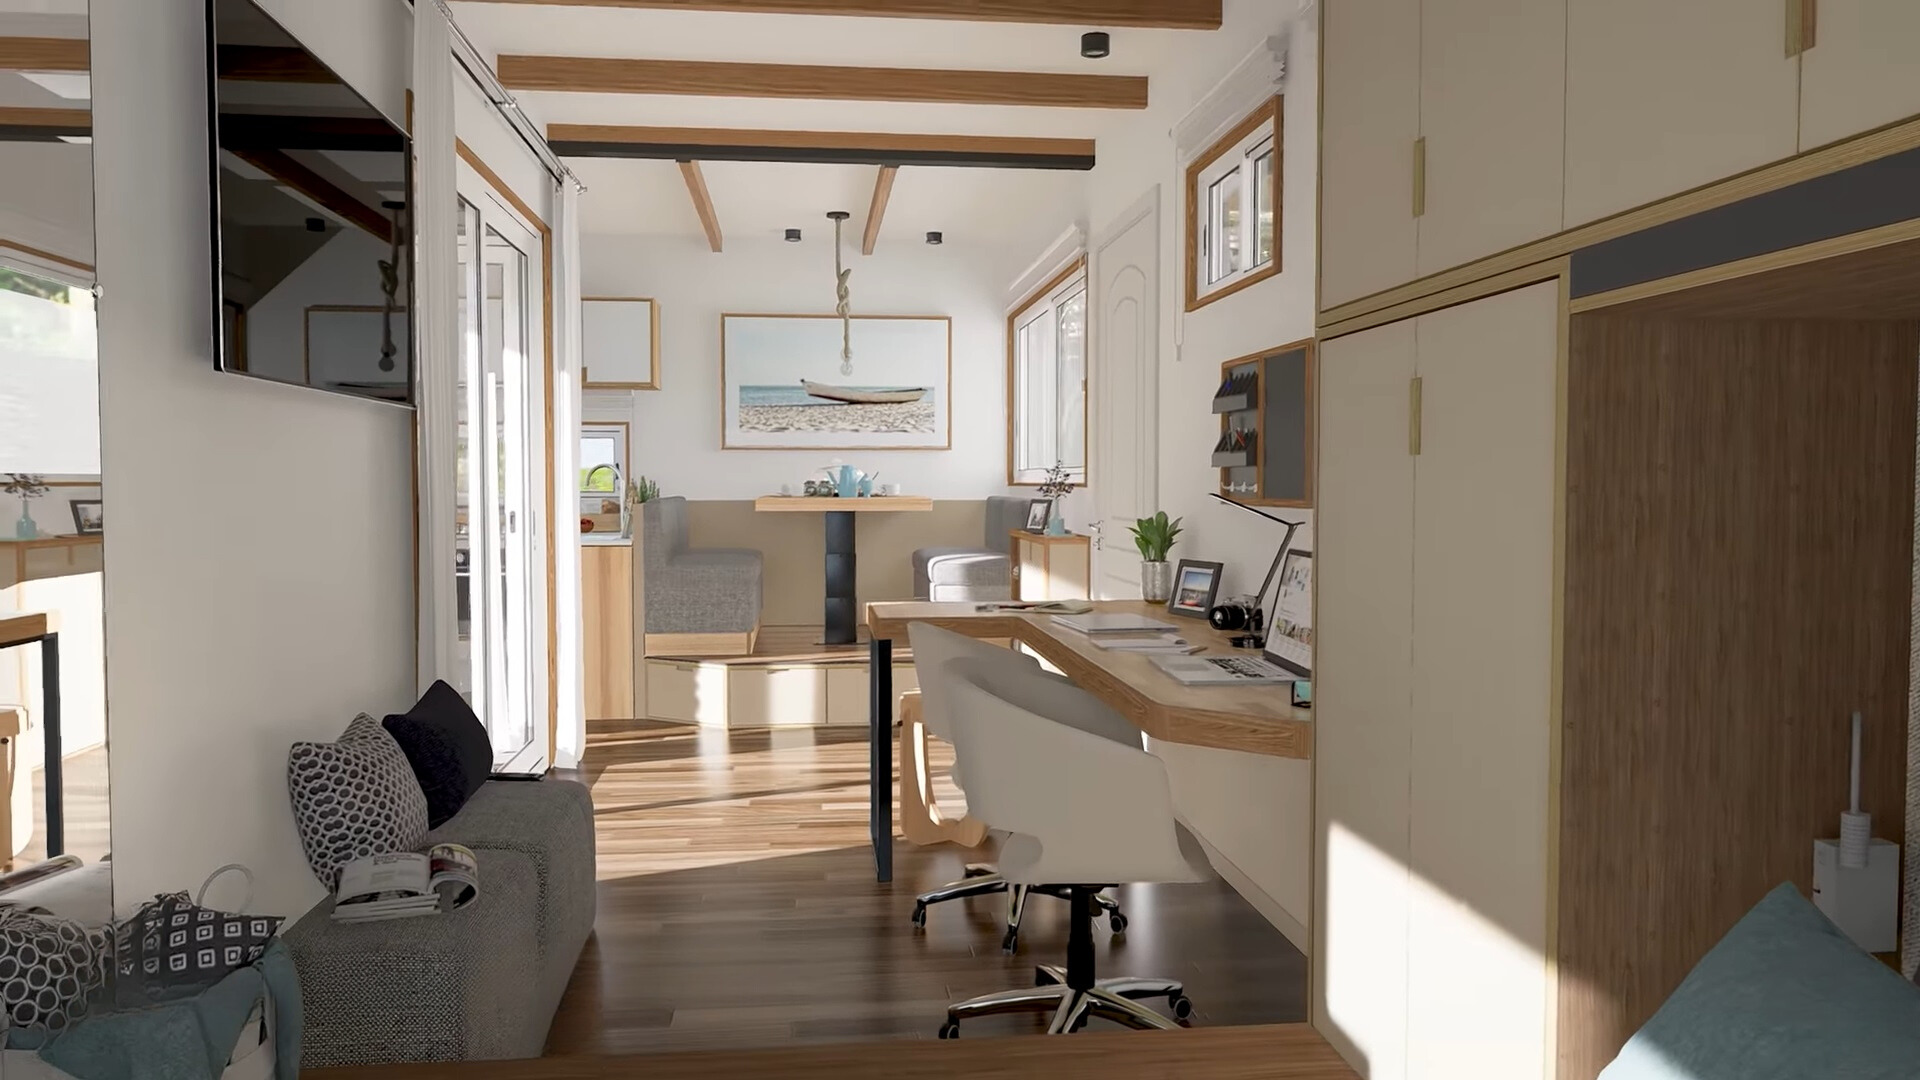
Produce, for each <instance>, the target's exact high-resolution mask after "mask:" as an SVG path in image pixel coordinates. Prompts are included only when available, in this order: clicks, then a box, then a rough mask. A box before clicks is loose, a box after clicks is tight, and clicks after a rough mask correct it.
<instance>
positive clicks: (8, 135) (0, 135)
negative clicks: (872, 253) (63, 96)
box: [0, 108, 93, 142]
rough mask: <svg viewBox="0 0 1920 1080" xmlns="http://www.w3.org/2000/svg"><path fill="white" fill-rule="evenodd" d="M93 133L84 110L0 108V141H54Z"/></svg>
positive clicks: (89, 119)
mask: <svg viewBox="0 0 1920 1080" xmlns="http://www.w3.org/2000/svg"><path fill="white" fill-rule="evenodd" d="M92 134H93V114H92V113H90V112H88V111H87V110H85V109H23V108H0V142H58V141H60V137H61V136H62V135H69V136H75V137H78V136H82V135H92Z"/></svg>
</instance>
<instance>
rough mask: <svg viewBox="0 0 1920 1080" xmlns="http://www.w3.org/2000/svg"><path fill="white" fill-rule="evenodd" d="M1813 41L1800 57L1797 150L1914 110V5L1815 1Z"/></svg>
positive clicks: (1891, 0) (1919, 104) (1917, 81)
mask: <svg viewBox="0 0 1920 1080" xmlns="http://www.w3.org/2000/svg"><path fill="white" fill-rule="evenodd" d="M1806 2H1807V3H1810V4H1812V3H1815V2H1816V0H1806ZM1813 41H1814V44H1813V47H1812V48H1810V49H1808V50H1807V51H1806V52H1804V53H1802V54H1800V72H1801V77H1800V149H1802V150H1811V149H1813V148H1814V147H1816V146H1825V145H1826V144H1828V143H1830V142H1836V141H1838V140H1840V139H1844V138H1846V137H1847V136H1849V135H1857V134H1859V133H1860V132H1863V131H1866V130H1868V129H1870V128H1876V127H1879V126H1880V125H1882V124H1890V123H1892V122H1894V121H1896V120H1903V119H1905V118H1907V117H1909V116H1912V115H1914V114H1915V113H1920V69H1916V67H1915V65H1916V63H1920V59H1916V56H1915V51H1916V47H1917V46H1920V3H1915V2H1914V0H1817V6H1816V18H1815V29H1814V38H1813Z"/></svg>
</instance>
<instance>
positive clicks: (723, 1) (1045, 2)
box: [495, 0, 1222, 30]
mask: <svg viewBox="0 0 1920 1080" xmlns="http://www.w3.org/2000/svg"><path fill="white" fill-rule="evenodd" d="M495 2H496V3H509V4H545V5H550V6H557V7H601V8H634V9H645V10H654V11H734V12H742V13H746V14H754V15H859V16H877V17H883V18H896V19H960V20H966V21H970V22H1010V23H1051V24H1054V25H1059V26H1085V27H1108V28H1114V27H1128V28H1144V29H1165V30H1218V29H1220V22H1221V3H1222V0H495Z"/></svg>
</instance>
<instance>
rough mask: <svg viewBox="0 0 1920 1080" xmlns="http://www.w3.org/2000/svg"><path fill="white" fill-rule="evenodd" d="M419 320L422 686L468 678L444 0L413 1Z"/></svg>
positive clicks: (455, 193) (453, 175)
mask: <svg viewBox="0 0 1920 1080" xmlns="http://www.w3.org/2000/svg"><path fill="white" fill-rule="evenodd" d="M413 13H414V22H413V155H414V164H413V170H414V173H413V183H414V193H415V194H414V206H413V225H414V279H413V280H414V289H415V296H414V304H415V306H416V308H417V310H418V312H419V317H417V318H415V319H414V320H413V326H414V335H415V338H416V341H415V350H414V380H415V386H414V401H415V402H416V403H417V407H416V410H415V413H414V416H415V439H416V444H415V445H416V448H417V450H418V458H419V460H418V463H417V469H418V472H417V473H416V475H415V479H414V484H415V488H416V491H417V492H418V495H419V498H418V500H417V502H418V506H417V508H416V510H415V513H416V514H417V515H418V516H417V522H416V527H417V530H418V536H419V546H420V550H419V554H418V558H419V567H418V572H417V576H416V578H415V580H416V581H417V582H418V583H419V585H418V588H419V594H420V599H419V607H418V609H417V612H416V617H417V618H418V620H419V631H420V636H419V645H418V648H417V649H416V651H415V659H416V663H417V666H418V671H419V684H420V686H419V688H420V689H421V690H422V691H424V690H425V689H426V688H427V687H428V686H429V685H431V684H432V682H433V681H434V680H435V679H442V678H444V679H446V680H447V681H449V682H452V683H455V684H456V685H459V684H460V682H461V680H460V679H459V678H458V674H459V673H458V672H457V671H456V670H455V664H456V663H457V662H458V652H457V649H456V646H457V645H458V637H459V625H458V619H459V612H458V608H457V606H456V601H455V592H454V590H455V580H456V579H455V577H454V513H455V506H454V458H455V455H456V454H457V453H458V446H457V438H458V431H457V428H458V414H457V412H456V401H455V394H456V391H457V384H458V381H459V365H460V347H459V292H458V283H459V272H460V271H459V263H460V255H459V240H458V237H457V231H458V229H459V203H458V200H459V180H458V176H457V172H456V166H455V164H454V160H455V159H454V149H453V147H454V118H453V111H454V97H453V94H454V83H453V31H452V28H451V27H450V26H448V24H447V18H446V15H445V14H443V13H442V12H441V10H440V8H439V6H438V5H435V4H416V5H414V9H413Z"/></svg>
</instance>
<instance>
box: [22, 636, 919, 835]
mask: <svg viewBox="0 0 1920 1080" xmlns="http://www.w3.org/2000/svg"><path fill="white" fill-rule="evenodd" d="M59 630H60V627H59V625H58V623H57V622H56V620H55V619H54V617H53V616H51V615H47V614H44V613H41V612H23V613H21V614H17V615H0V649H11V648H13V647H14V646H16V645H32V644H34V643H36V642H38V643H39V645H40V686H41V691H40V694H41V697H42V698H43V699H44V701H45V705H44V707H43V709H42V710H41V711H42V712H43V713H44V714H45V715H44V716H42V717H41V718H40V728H41V731H42V732H43V733H44V734H45V742H46V755H45V762H44V766H43V768H44V771H45V781H46V785H47V858H49V859H51V858H53V857H54V856H56V855H60V854H62V853H64V852H65V851H66V849H67V838H66V815H65V813H64V812H63V811H64V807H63V805H62V802H61V791H62V788H61V776H60V764H61V760H60V633H59ZM9 790H11V788H9ZM889 809H891V804H889ZM9 828H11V826H9ZM8 843H9V847H10V846H11V841H10V840H9V841H8ZM4 861H7V860H0V862H4Z"/></svg>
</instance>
